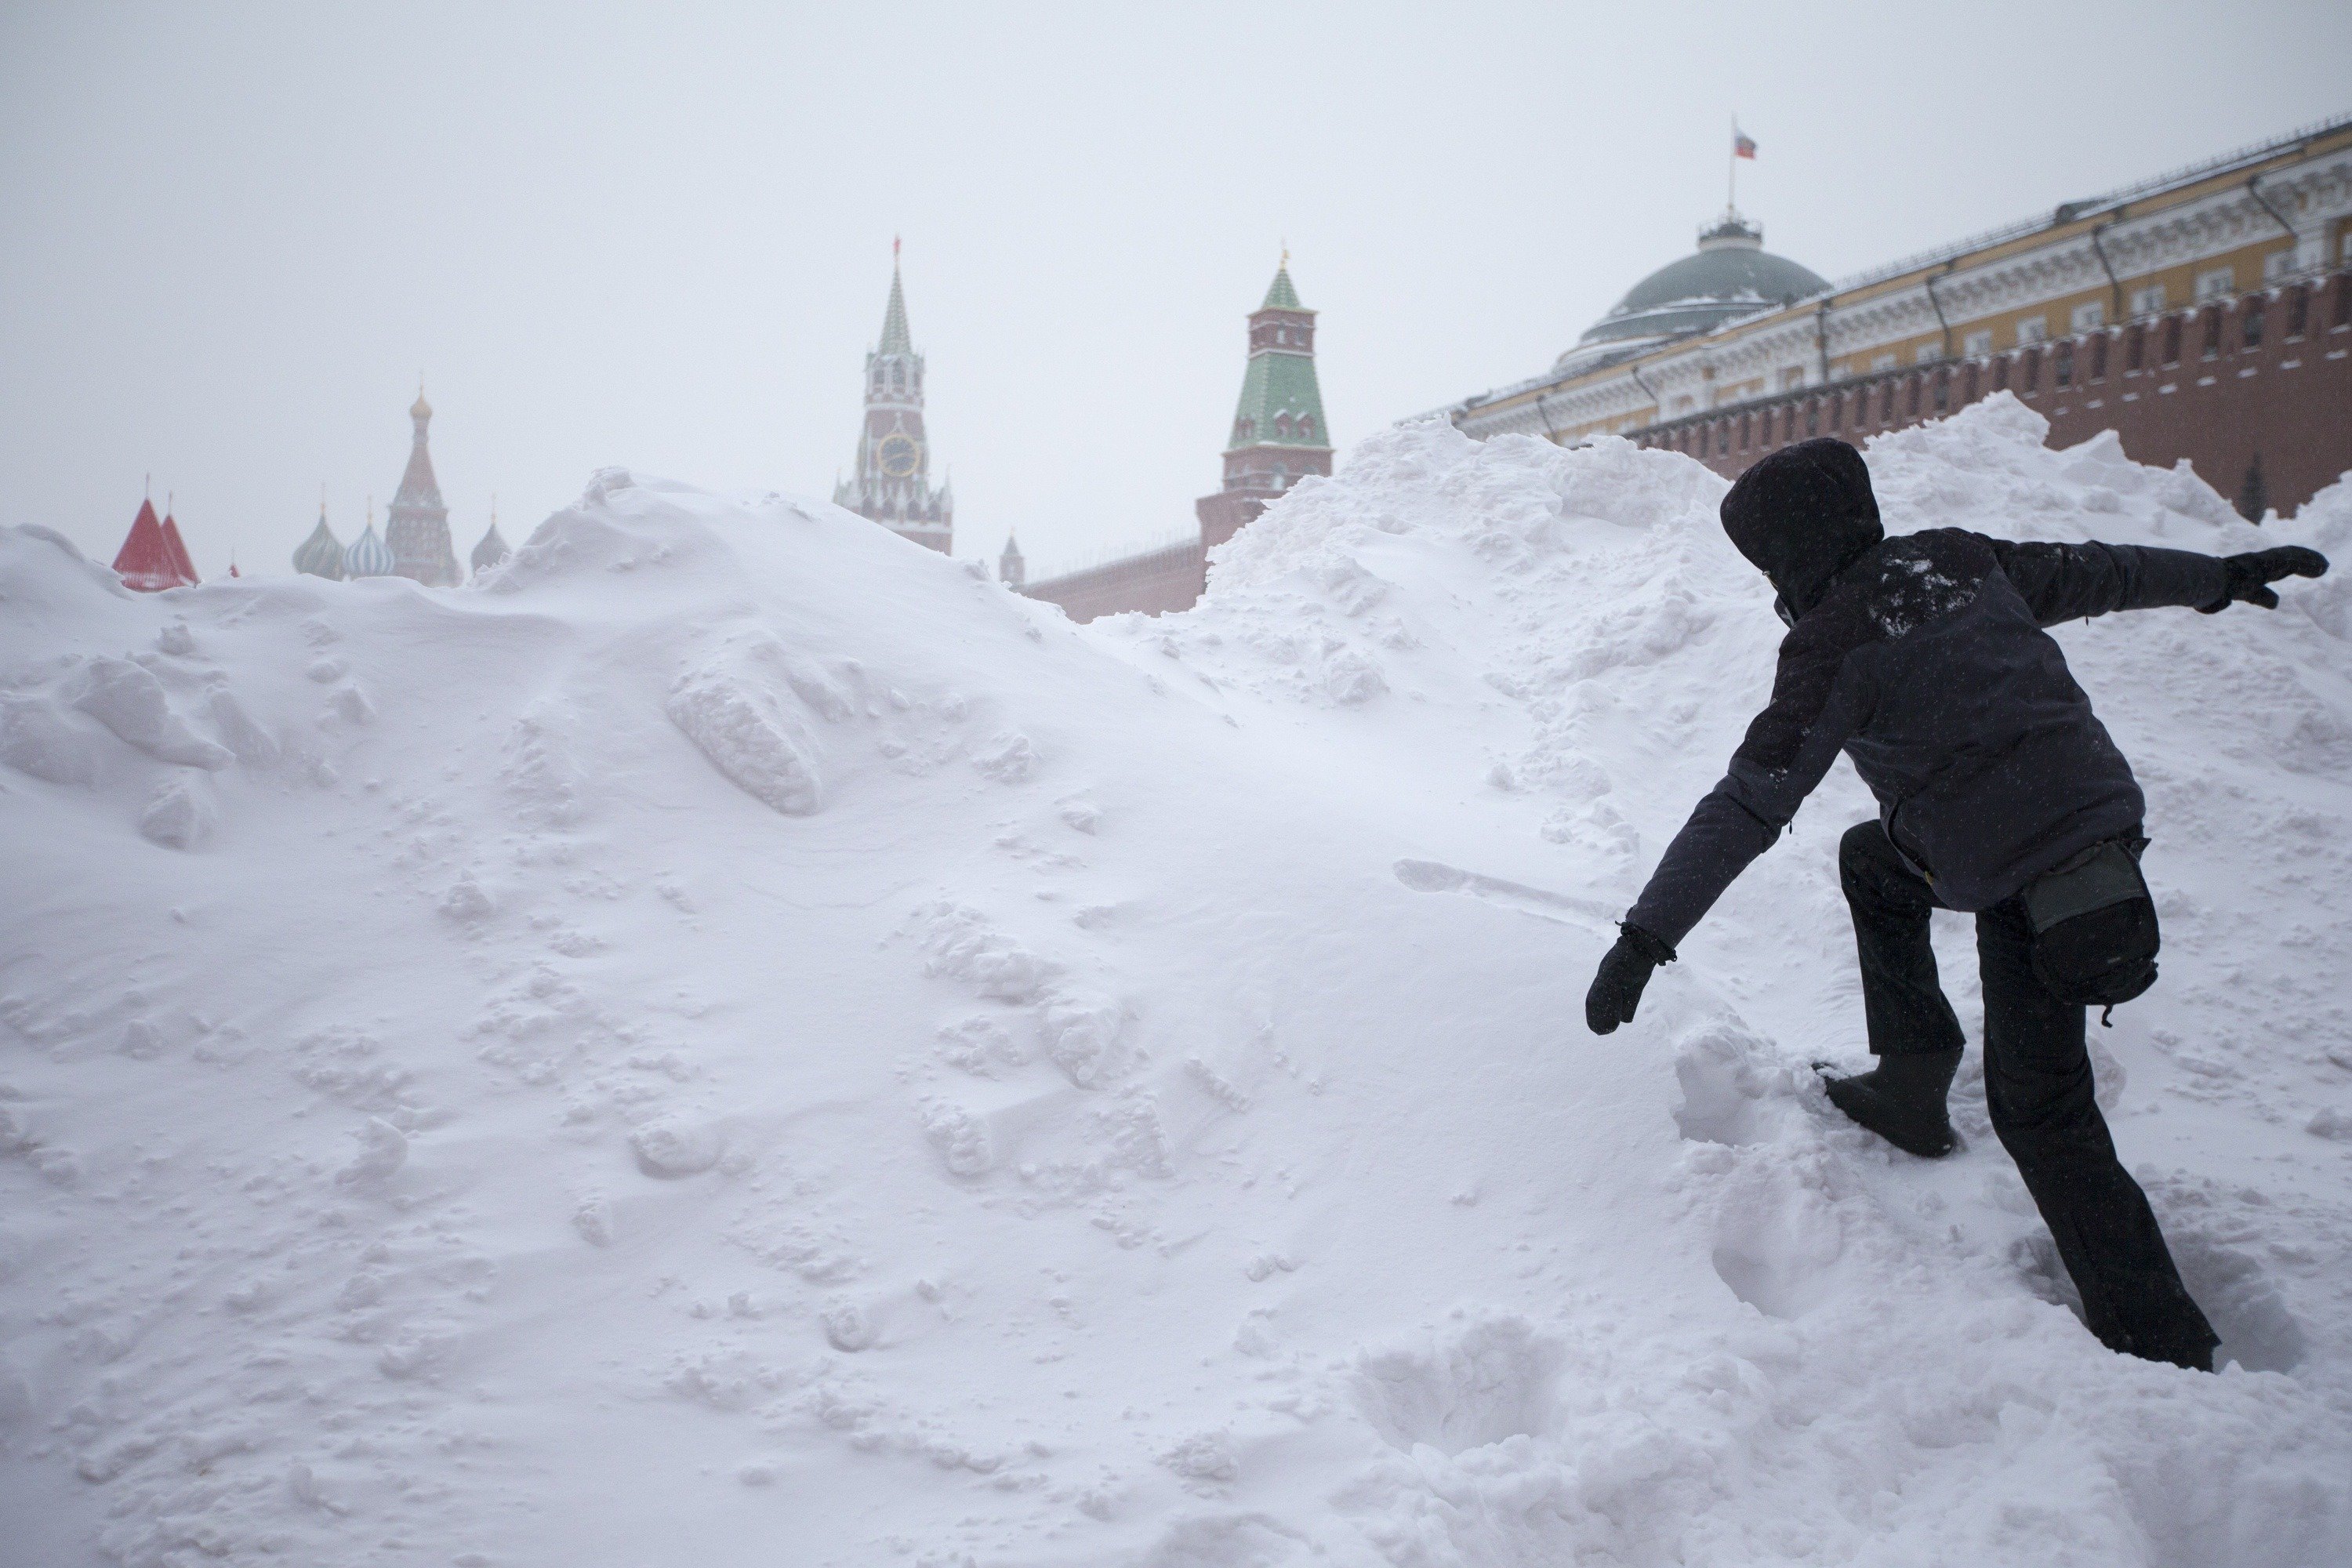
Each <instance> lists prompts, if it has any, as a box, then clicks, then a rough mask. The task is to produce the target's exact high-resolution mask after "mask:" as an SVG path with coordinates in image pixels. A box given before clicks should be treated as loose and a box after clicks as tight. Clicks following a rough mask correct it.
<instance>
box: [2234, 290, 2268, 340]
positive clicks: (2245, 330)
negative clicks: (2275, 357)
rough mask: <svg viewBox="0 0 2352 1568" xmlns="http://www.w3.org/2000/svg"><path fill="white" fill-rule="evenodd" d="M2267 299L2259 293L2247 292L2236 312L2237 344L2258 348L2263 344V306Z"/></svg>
mask: <svg viewBox="0 0 2352 1568" xmlns="http://www.w3.org/2000/svg"><path fill="white" fill-rule="evenodd" d="M2268 303H2269V300H2267V299H2266V298H2265V297H2264V296H2263V295H2260V294H2249V295H2247V296H2246V300H2245V303H2244V304H2243V305H2242V307H2241V308H2240V310H2239V314H2238V346H2239V347H2240V348H2242V349H2258V348H2260V347H2262V346H2263V307H2264V306H2266V305H2267V304H2268Z"/></svg>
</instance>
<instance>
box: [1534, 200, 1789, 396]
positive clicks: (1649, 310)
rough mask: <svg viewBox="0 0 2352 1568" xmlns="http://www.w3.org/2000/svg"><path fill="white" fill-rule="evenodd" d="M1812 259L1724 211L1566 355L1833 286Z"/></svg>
mask: <svg viewBox="0 0 2352 1568" xmlns="http://www.w3.org/2000/svg"><path fill="white" fill-rule="evenodd" d="M1829 286H1830V285H1829V281H1828V279H1824V278H1822V276H1821V275H1820V274H1819V273H1817V272H1815V271H1813V270H1812V268H1809V267H1803V266H1800V265H1799V264H1798V263H1796V262H1794V261H1791V260H1790V259H1789V258H1787V257H1785V256H1775V255H1773V254H1772V253H1771V252H1770V251H1769V250H1766V249H1765V248H1764V230H1763V228H1762V226H1760V225H1758V224H1753V223H1750V222H1748V220H1747V219H1745V218H1743V217H1741V216H1738V214H1736V213H1727V214H1726V215H1725V216H1723V218H1722V219H1721V220H1720V221H1719V222H1717V224H1715V225H1714V226H1712V227H1710V228H1707V229H1706V230H1704V231H1702V232H1701V233H1700V235H1699V237H1698V250H1697V252H1696V254H1694V255H1690V256H1685V257H1684V258H1682V259H1681V260H1679V261H1671V262H1668V263H1667V264H1666V265H1665V266H1664V267H1661V268H1658V269H1657V270H1656V271H1655V272H1653V273H1651V274H1650V275H1649V276H1648V277H1647V278H1644V279H1642V280H1641V281H1640V282H1639V283H1636V284H1634V285H1633V288H1632V289H1629V290H1627V291H1626V294H1625V297H1624V298H1623V299H1622V300H1618V301H1617V303H1616V305H1615V306H1614V307H1612V309H1611V310H1610V311H1609V313H1608V314H1607V315H1605V316H1603V317H1601V320H1599V321H1595V322H1594V323H1593V324H1592V325H1591V328H1590V329H1588V330H1587V331H1586V332H1585V334H1584V335H1583V336H1582V337H1580V338H1579V339H1578V340H1577V342H1576V347H1575V348H1573V349H1570V351H1569V353H1567V354H1563V355H1562V356H1560V357H1561V359H1562V360H1563V361H1565V360H1567V359H1570V358H1571V357H1576V358H1581V357H1584V356H1585V354H1586V353H1587V352H1588V351H1590V350H1592V349H1595V348H1601V347H1607V346H1612V345H1616V344H1630V343H1634V342H1654V341H1656V340H1658V339H1661V338H1679V337H1684V336H1686V335H1688V334H1690V333H1692V332H1703V331H1706V330H1707V329H1708V328H1710V327H1717V326H1720V325H1722V324H1723V323H1724V322H1726V321H1732V320H1735V319H1736V318H1738V317H1740V316H1747V315H1753V314H1754V313H1755V312H1756V311H1758V310H1769V309H1771V308H1773V307H1775V306H1779V305H1785V304H1788V303H1790V301H1791V300H1804V299H1810V298H1811V297H1812V296H1813V295H1815V294H1819V293H1822V292H1824V291H1826V290H1827V289H1828V288H1829Z"/></svg>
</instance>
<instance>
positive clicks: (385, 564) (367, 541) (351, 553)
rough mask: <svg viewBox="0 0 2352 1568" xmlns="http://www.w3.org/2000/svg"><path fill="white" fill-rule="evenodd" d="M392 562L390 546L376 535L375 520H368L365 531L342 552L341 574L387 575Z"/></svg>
mask: <svg viewBox="0 0 2352 1568" xmlns="http://www.w3.org/2000/svg"><path fill="white" fill-rule="evenodd" d="M393 565H394V562H393V559H392V546H390V545H388V544H386V543H385V542H383V540H381V539H379V538H377V537H376V531H375V520H374V519H373V518H370V519H369V520H368V525H367V531H366V532H365V533H362V534H361V535H360V536H359V537H358V538H357V539H354V540H352V547H351V548H350V549H349V550H346V551H344V552H343V575H344V576H346V577H389V576H391V575H392V568H393Z"/></svg>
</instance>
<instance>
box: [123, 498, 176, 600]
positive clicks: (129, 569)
mask: <svg viewBox="0 0 2352 1568" xmlns="http://www.w3.org/2000/svg"><path fill="white" fill-rule="evenodd" d="M178 532H179V530H177V529H173V531H172V534H171V535H170V536H167V535H165V533H164V532H163V524H162V523H161V522H159V521H156V518H155V503H154V502H153V501H145V500H142V501H141V502H140V503H139V515H138V516H137V517H135V518H133V519H132V520H131V534H130V537H128V538H126V539H125V540H123V542H122V549H121V552H118V553H117V554H116V555H115V557H114V570H115V571H116V572H117V573H118V574H121V578H122V585H123V586H124V587H126V588H136V589H137V590H139V592H141V593H142V594H152V593H155V592H157V591H158V590H160V589H163V588H178V587H182V586H184V585H185V584H189V583H193V582H194V581H195V580H196V578H195V571H194V568H193V567H191V568H190V569H189V570H188V572H187V573H186V574H184V575H183V574H182V573H181V570H180V561H181V560H182V559H184V558H185V556H186V554H187V551H186V548H185V547H184V546H183V547H181V549H180V551H179V552H178V553H177V554H176V555H175V554H174V552H173V541H174V539H175V538H176V536H177V534H178Z"/></svg>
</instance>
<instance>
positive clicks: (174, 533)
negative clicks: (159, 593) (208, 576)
mask: <svg viewBox="0 0 2352 1568" xmlns="http://www.w3.org/2000/svg"><path fill="white" fill-rule="evenodd" d="M163 542H164V543H165V544H167V545H169V546H171V549H172V564H173V567H175V568H177V569H178V571H179V574H180V579H181V581H182V582H185V583H201V582H203V581H204V579H203V578H201V577H199V576H197V575H196V563H195V562H194V560H193V559H191V558H190V557H189V555H188V546H187V544H186V542H184V540H182V539H181V538H180V525H179V524H178V523H177V522H176V521H173V519H172V517H171V516H170V515H169V514H168V513H167V514H165V516H164V518H163Z"/></svg>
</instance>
